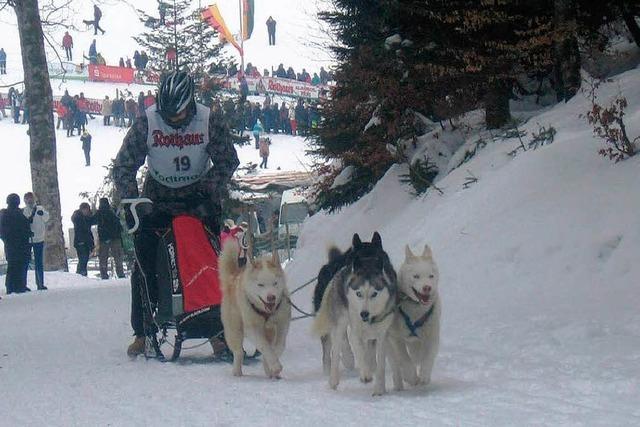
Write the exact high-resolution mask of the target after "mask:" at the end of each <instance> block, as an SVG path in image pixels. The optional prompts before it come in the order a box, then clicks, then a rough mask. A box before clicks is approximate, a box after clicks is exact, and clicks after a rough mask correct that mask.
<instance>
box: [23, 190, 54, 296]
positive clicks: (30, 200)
mask: <svg viewBox="0 0 640 427" xmlns="http://www.w3.org/2000/svg"><path fill="white" fill-rule="evenodd" d="M24 203H25V205H26V206H25V207H24V209H22V213H23V214H24V216H25V218H27V219H28V220H29V223H30V224H31V239H30V243H31V245H30V247H29V252H28V259H30V258H31V250H32V249H33V266H34V269H35V273H36V286H37V287H38V290H40V291H46V290H47V287H46V286H45V285H44V262H43V255H44V235H45V224H46V223H47V221H49V212H47V211H46V210H45V209H44V208H43V207H42V206H39V205H37V204H36V197H35V196H34V195H33V193H32V192H28V193H26V194H25V195H24ZM28 268H29V261H27V262H26V263H25V270H24V273H25V277H26V274H27V269H28ZM25 281H26V279H25Z"/></svg>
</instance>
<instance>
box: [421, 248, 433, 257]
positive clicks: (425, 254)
mask: <svg viewBox="0 0 640 427" xmlns="http://www.w3.org/2000/svg"><path fill="white" fill-rule="evenodd" d="M422 258H426V259H432V258H433V252H431V248H430V247H429V245H424V251H422Z"/></svg>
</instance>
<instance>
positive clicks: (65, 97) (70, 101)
mask: <svg viewBox="0 0 640 427" xmlns="http://www.w3.org/2000/svg"><path fill="white" fill-rule="evenodd" d="M60 103H61V104H62V105H64V106H65V107H67V110H69V109H71V104H73V98H72V97H71V95H69V91H68V90H65V91H64V95H62V98H60Z"/></svg>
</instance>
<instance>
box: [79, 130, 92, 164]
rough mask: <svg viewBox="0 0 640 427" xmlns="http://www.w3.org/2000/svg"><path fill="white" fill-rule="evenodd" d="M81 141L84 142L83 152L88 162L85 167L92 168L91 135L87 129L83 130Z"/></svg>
mask: <svg viewBox="0 0 640 427" xmlns="http://www.w3.org/2000/svg"><path fill="white" fill-rule="evenodd" d="M80 141H82V151H83V152H84V159H85V162H86V164H85V166H91V134H90V133H89V132H88V131H87V130H86V129H83V131H82V135H81V136H80Z"/></svg>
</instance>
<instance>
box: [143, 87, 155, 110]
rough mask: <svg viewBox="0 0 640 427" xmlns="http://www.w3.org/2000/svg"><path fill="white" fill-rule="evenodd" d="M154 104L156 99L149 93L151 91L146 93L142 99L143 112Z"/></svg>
mask: <svg viewBox="0 0 640 427" xmlns="http://www.w3.org/2000/svg"><path fill="white" fill-rule="evenodd" d="M155 103H156V97H155V96H153V93H151V91H150V90H149V91H147V96H145V97H144V108H145V110H146V109H147V108H149V107H151V106H152V105H153V104H155Z"/></svg>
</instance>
